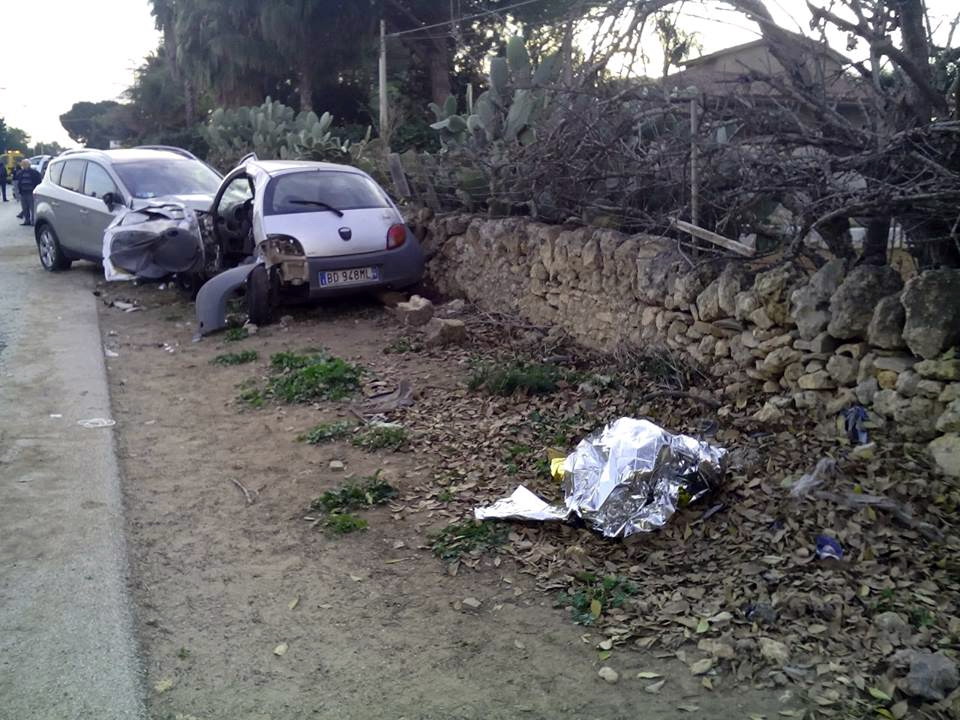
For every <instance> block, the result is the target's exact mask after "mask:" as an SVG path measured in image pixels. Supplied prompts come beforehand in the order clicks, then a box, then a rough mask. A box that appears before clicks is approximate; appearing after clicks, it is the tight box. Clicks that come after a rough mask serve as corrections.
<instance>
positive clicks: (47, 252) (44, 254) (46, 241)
mask: <svg viewBox="0 0 960 720" xmlns="http://www.w3.org/2000/svg"><path fill="white" fill-rule="evenodd" d="M54 253H55V250H54V245H53V236H52V235H51V234H50V231H49V230H44V231H43V232H42V233H40V260H41V261H43V264H44V265H46V266H47V267H50V266H51V265H53V256H54Z"/></svg>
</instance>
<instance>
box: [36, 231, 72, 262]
mask: <svg viewBox="0 0 960 720" xmlns="http://www.w3.org/2000/svg"><path fill="white" fill-rule="evenodd" d="M36 237H37V253H38V254H39V255H40V264H41V265H43V269H44V270H46V271H47V272H60V271H62V270H69V269H70V265H72V264H73V263H72V262H71V261H70V260H68V259H67V256H66V255H64V254H63V248H62V247H60V239H59V238H58V237H57V233H56V232H55V231H54V229H53V227H52V226H51V225H50V224H49V223H43V224H42V225H39V226H38V227H37V235H36Z"/></svg>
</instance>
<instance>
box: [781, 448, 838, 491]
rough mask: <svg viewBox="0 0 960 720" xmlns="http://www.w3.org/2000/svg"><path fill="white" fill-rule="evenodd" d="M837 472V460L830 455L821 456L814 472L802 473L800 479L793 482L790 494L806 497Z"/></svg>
mask: <svg viewBox="0 0 960 720" xmlns="http://www.w3.org/2000/svg"><path fill="white" fill-rule="evenodd" d="M836 474H837V461H836V460H834V459H833V458H829V457H823V458H820V460H819V461H818V462H817V466H816V467H815V468H814V469H813V472H811V473H805V474H804V475H801V476H800V479H799V480H797V481H796V482H795V483H793V485H792V486H791V488H790V494H791V495H792V496H793V497H805V496H806V495H809V494H810V492H811V491H812V490H814V489H815V488H818V487H820V486H821V485H823V483H825V482H827V481H828V480H830V479H832V478H834V477H835V476H836Z"/></svg>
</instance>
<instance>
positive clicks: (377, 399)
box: [355, 380, 413, 416]
mask: <svg viewBox="0 0 960 720" xmlns="http://www.w3.org/2000/svg"><path fill="white" fill-rule="evenodd" d="M411 405H413V386H412V385H411V384H410V381H409V380H401V381H400V382H399V383H397V387H396V389H395V390H392V391H391V392H387V393H380V394H379V395H374V396H372V397H369V398H367V399H366V400H364V401H363V402H362V403H360V404H359V405H356V406H355V409H356V410H357V412H359V413H361V414H362V415H365V416H369V415H382V414H385V413H391V412H395V411H397V410H399V409H400V408H405V407H410V406H411Z"/></svg>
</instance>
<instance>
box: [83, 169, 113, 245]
mask: <svg viewBox="0 0 960 720" xmlns="http://www.w3.org/2000/svg"><path fill="white" fill-rule="evenodd" d="M107 193H113V194H114V196H119V195H120V191H119V190H118V189H117V186H116V183H114V182H113V178H111V177H110V174H109V173H108V172H107V170H106V169H105V168H104V167H103V166H102V165H101V164H100V163H98V162H95V161H94V160H88V161H87V172H86V174H85V175H84V179H83V197H82V198H81V199H80V200H79V202H80V205H81V207H80V215H81V217H82V226H83V247H84V250H83V252H84V254H85V255H89V256H91V257H94V256H95V257H101V256H102V255H103V231H104V230H106V229H107V226H108V225H109V224H110V223H111V222H113V219H114V217H115V215H116V213H118V212H122V211H123V206H122V205H120V206H118V207H115V208H114V209H110V208H108V207H107V205H106V203H104V201H103V198H104V196H105V195H106V194H107Z"/></svg>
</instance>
